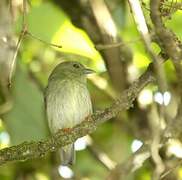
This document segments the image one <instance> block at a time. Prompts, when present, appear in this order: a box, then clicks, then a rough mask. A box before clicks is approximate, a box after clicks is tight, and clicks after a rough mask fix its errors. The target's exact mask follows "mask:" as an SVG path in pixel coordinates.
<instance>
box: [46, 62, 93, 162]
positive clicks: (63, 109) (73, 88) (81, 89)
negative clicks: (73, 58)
mask: <svg viewBox="0 0 182 180" xmlns="http://www.w3.org/2000/svg"><path fill="white" fill-rule="evenodd" d="M93 72H94V71H93V70H91V69H87V68H85V67H84V66H83V65H82V64H80V63H78V62H70V61H69V62H62V63H60V64H58V65H57V66H56V67H55V69H54V70H53V71H52V73H51V75H50V76H49V79H48V85H47V87H46V89H45V104H46V112H47V118H48V125H49V128H50V131H51V132H52V133H56V132H57V131H58V130H59V129H65V128H72V127H74V126H75V125H77V124H79V123H81V122H82V121H84V120H85V118H86V117H88V116H89V115H90V114H91V113H92V104H91V99H90V94H89V91H88V89H87V79H86V76H87V74H90V73H93ZM60 154H61V164H62V165H69V164H73V163H74V161H75V152H74V144H70V145H67V146H65V147H63V148H61V152H60Z"/></svg>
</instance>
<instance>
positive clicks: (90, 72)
mask: <svg viewBox="0 0 182 180" xmlns="http://www.w3.org/2000/svg"><path fill="white" fill-rule="evenodd" d="M84 73H85V74H92V73H95V71H94V70H92V69H87V68H86V69H85V70H84Z"/></svg>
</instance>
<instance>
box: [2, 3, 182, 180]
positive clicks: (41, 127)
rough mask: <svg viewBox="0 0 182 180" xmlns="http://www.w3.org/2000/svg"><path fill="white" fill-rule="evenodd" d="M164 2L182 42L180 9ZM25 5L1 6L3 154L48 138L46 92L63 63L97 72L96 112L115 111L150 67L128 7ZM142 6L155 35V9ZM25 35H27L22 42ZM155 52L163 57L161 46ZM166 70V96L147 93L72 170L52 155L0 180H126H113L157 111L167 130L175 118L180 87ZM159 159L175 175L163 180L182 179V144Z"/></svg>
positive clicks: (105, 129)
mask: <svg viewBox="0 0 182 180" xmlns="http://www.w3.org/2000/svg"><path fill="white" fill-rule="evenodd" d="M161 2H162V4H161V14H162V18H163V21H164V22H165V24H166V26H167V27H168V28H170V29H172V30H173V32H175V33H176V35H177V36H178V38H179V39H181V37H182V28H181V27H182V23H181V19H182V11H181V9H182V8H181V7H180V6H177V5H178V4H180V3H181V2H180V1H173V0H171V1H167V0H165V1H161ZM24 3H25V1H24ZM25 4H26V6H23V1H22V0H11V1H10V0H9V1H6V0H1V2H0V46H1V48H0V148H5V147H8V146H11V145H15V144H19V143H21V142H23V141H31V140H35V141H36V140H40V139H44V138H47V137H48V136H49V135H50V134H49V130H48V127H47V120H46V116H45V109H44V99H43V91H44V88H45V86H46V84H47V79H48V76H49V74H50V72H51V71H52V69H53V68H54V67H55V66H56V65H57V64H58V63H60V62H61V61H65V60H67V61H69V60H76V61H79V62H81V63H82V64H84V65H85V66H87V67H89V68H91V69H94V70H95V71H96V74H94V75H91V76H90V77H89V79H88V88H89V91H90V94H91V98H92V103H93V108H94V111H97V110H101V109H104V108H106V107H109V106H110V105H111V104H112V102H113V101H114V100H115V99H116V98H117V97H118V95H119V94H120V93H122V92H123V91H124V90H125V89H126V88H128V87H129V86H130V85H131V84H132V82H133V81H134V80H136V79H138V78H139V77H140V75H141V74H142V73H143V72H144V71H145V70H146V69H147V66H148V65H149V63H150V62H151V58H150V56H149V55H148V53H147V51H146V49H145V46H144V43H143V41H142V38H141V35H140V33H139V32H138V30H137V26H136V24H135V21H134V18H133V15H132V13H131V10H130V7H129V3H128V1H125V0H105V1H104V0H67V1H60V0H29V1H26V3H25ZM140 6H141V8H142V10H143V13H144V16H145V19H146V22H147V25H148V27H149V30H150V34H151V35H152V33H153V31H152V23H151V20H150V9H149V8H150V7H149V1H147V0H146V1H145V0H144V1H140ZM22 22H23V24H22ZM25 29H26V30H27V32H28V33H25V34H23V33H22V32H23V31H22V30H25ZM21 33H22V34H23V37H21V36H20V35H21ZM18 40H19V41H20V43H19V45H20V47H17V45H16V44H17V42H18ZM52 44H56V45H61V46H62V48H58V47H55V46H53V45H52ZM113 44H114V45H113ZM152 49H153V51H154V52H155V53H156V54H158V53H159V52H160V48H159V46H158V45H157V43H155V42H153V43H152ZM16 53H17V56H16ZM13 57H14V58H13ZM13 60H15V63H13ZM163 67H164V69H163V70H164V77H165V81H166V83H167V85H168V86H167V89H166V91H164V92H161V91H160V90H159V88H158V86H157V84H156V83H155V84H150V85H148V86H147V87H145V88H144V89H143V90H142V91H141V92H140V94H139V96H138V98H137V99H136V100H135V102H134V106H133V108H131V109H129V110H128V111H126V112H125V111H123V112H121V113H120V114H119V115H118V116H117V117H116V118H113V119H111V120H109V121H108V122H106V123H104V124H102V125H101V126H100V127H98V129H97V130H96V131H95V132H94V133H93V134H91V135H90V136H86V137H83V138H81V139H79V140H78V141H77V142H76V145H75V146H76V150H77V161H76V164H75V165H74V166H73V167H63V166H60V159H59V157H58V155H57V154H56V153H51V154H48V155H46V156H45V157H43V158H40V159H34V160H29V161H26V162H13V163H7V164H5V165H3V166H1V167H0V180H13V179H17V180H49V179H51V180H57V179H76V180H102V179H116V180H117V179H120V178H119V177H118V178H117V176H116V177H114V176H113V177H112V175H111V174H112V171H113V169H114V167H115V166H116V165H117V164H118V163H119V164H122V163H124V162H128V158H129V157H131V155H132V154H133V153H134V152H136V151H137V150H138V149H139V148H140V147H141V146H142V144H143V143H147V142H150V141H151V139H152V137H153V134H155V131H154V130H153V129H154V128H153V127H154V126H155V125H153V124H155V123H154V122H156V119H159V116H160V115H159V114H160V112H159V107H160V106H164V107H165V112H166V114H165V115H166V116H165V117H167V118H162V119H163V121H162V125H161V127H165V126H166V124H167V122H168V120H169V119H173V118H174V117H175V115H176V111H177V107H178V103H179V98H178V89H177V84H178V79H177V78H176V74H175V70H174V67H173V64H172V63H171V61H170V60H168V61H166V62H165V64H164V65H163ZM11 73H12V75H13V76H12V78H11V87H10V88H8V84H9V83H8V82H9V81H8V80H9V74H11ZM160 154H161V157H162V158H163V162H164V164H165V167H166V169H167V168H169V167H171V168H172V167H175V169H174V170H173V171H172V172H170V173H169V174H168V175H167V176H166V177H165V178H163V179H171V180H174V179H178V180H180V179H182V166H181V164H178V162H179V161H180V158H182V144H181V142H180V140H179V139H172V140H171V141H170V142H169V143H168V144H167V145H166V146H165V147H164V148H162V150H161V152H160ZM176 164H177V165H176ZM154 169H155V163H154V162H153V161H152V160H151V159H150V158H149V159H148V160H146V161H145V162H144V164H142V165H141V167H140V168H136V170H133V171H132V172H133V173H129V174H127V178H126V177H125V178H124V179H126V180H127V179H128V180H134V179H136V180H150V179H151V177H152V174H153V170H154ZM130 170H131V168H130ZM126 172H129V171H126ZM154 179H155V178H154Z"/></svg>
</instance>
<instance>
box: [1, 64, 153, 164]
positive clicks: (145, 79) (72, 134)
mask: <svg viewBox="0 0 182 180" xmlns="http://www.w3.org/2000/svg"><path fill="white" fill-rule="evenodd" d="M151 68H152V64H150V65H149V67H148V69H147V70H146V72H145V73H143V74H142V75H141V77H140V78H139V79H138V80H136V81H134V82H133V83H132V85H131V86H130V87H129V88H128V89H127V90H125V91H124V92H123V93H122V94H121V96H120V97H119V98H118V99H117V100H116V101H115V102H114V103H113V104H112V105H111V106H110V107H108V108H106V109H104V110H102V111H98V112H96V113H94V114H93V115H92V116H90V117H88V118H87V119H86V120H85V121H83V122H82V123H81V124H79V125H77V126H75V127H74V128H73V129H71V130H70V131H69V132H65V131H63V130H60V131H58V132H57V133H56V134H54V135H53V136H51V137H50V138H48V139H45V140H42V141H38V142H34V141H32V142H23V143H21V144H19V145H15V146H11V147H8V148H4V149H2V150H0V165H2V164H5V163H7V162H9V161H25V160H28V159H34V158H40V157H44V156H45V154H46V153H48V152H54V151H56V150H57V149H59V148H60V147H62V146H65V145H67V144H70V143H72V142H74V141H75V140H76V139H77V138H79V137H82V136H85V135H87V134H90V133H92V132H94V131H95V130H96V128H97V126H98V125H100V124H102V123H104V122H105V121H107V120H109V119H111V118H113V117H115V116H116V115H117V114H118V113H119V112H120V111H122V110H127V109H129V108H130V107H132V106H133V101H134V100H135V99H136V97H137V96H138V94H139V92H140V91H141V90H142V89H143V88H144V87H145V86H146V85H148V84H149V83H151V82H154V80H155V78H154V77H153V75H152V72H151Z"/></svg>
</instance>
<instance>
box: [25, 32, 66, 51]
mask: <svg viewBox="0 0 182 180" xmlns="http://www.w3.org/2000/svg"><path fill="white" fill-rule="evenodd" d="M26 34H27V35H29V36H30V37H32V38H34V39H36V40H38V41H40V42H42V43H44V44H47V45H49V46H54V47H57V48H62V46H61V45H58V44H53V43H49V42H47V41H44V40H42V39H40V38H38V37H36V36H34V35H33V34H32V33H30V32H27V33H26Z"/></svg>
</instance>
